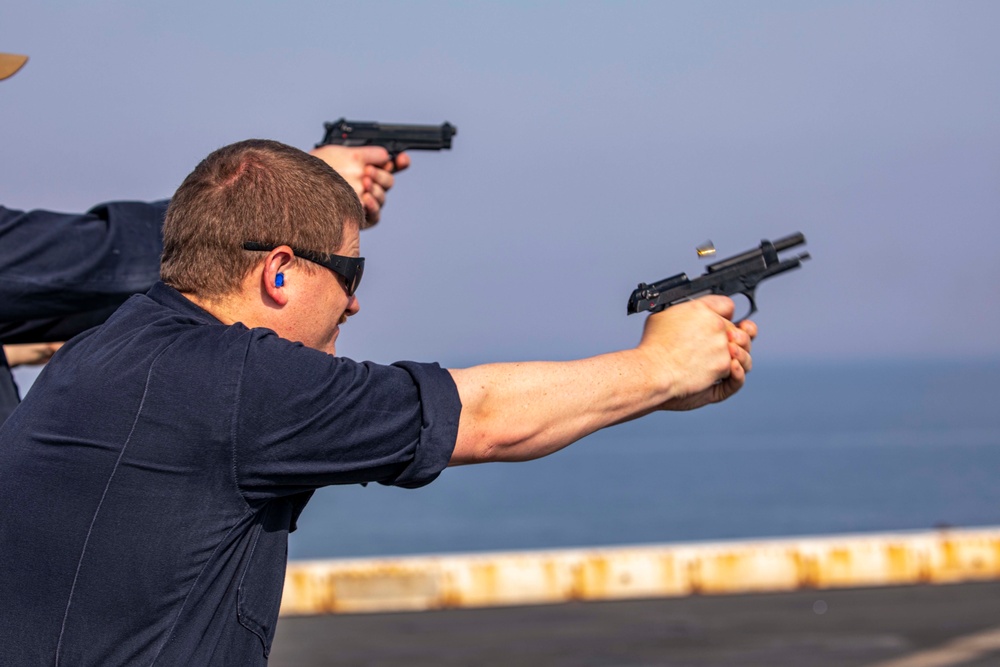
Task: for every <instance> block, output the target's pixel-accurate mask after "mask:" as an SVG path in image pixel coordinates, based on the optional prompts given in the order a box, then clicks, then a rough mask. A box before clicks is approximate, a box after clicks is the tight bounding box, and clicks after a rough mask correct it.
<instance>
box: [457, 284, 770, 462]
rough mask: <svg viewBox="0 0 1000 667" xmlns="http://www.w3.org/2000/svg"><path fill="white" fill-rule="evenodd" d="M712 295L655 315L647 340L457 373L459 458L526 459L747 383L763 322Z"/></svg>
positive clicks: (722, 395) (648, 323)
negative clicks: (564, 358)
mask: <svg viewBox="0 0 1000 667" xmlns="http://www.w3.org/2000/svg"><path fill="white" fill-rule="evenodd" d="M732 312H733V302H732V300H731V299H728V298H725V297H718V296H709V297H704V298H702V299H697V300H695V301H690V302H687V303H684V304H681V305H678V306H675V307H672V308H669V309H667V310H665V311H663V312H661V313H656V314H654V315H650V316H649V317H648V318H646V323H645V328H644V332H643V337H642V340H641V341H640V343H639V345H638V347H636V348H635V349H631V350H624V351H622V352H614V353H611V354H604V355H601V356H597V357H591V358H589V359H581V360H579V361H569V362H530V363H512V364H490V365H486V366H476V367H474V368H468V369H463V370H453V371H451V373H452V377H453V378H454V380H455V385H456V386H457V387H458V393H459V398H460V399H461V401H462V414H461V417H460V418H459V426H458V441H457V443H456V447H455V453H454V455H453V457H452V461H451V462H452V464H453V465H454V464H464V463H480V462H486V461H524V460H529V459H535V458H539V457H542V456H546V455H548V454H551V453H553V452H555V451H558V450H560V449H562V448H563V447H565V446H566V445H569V444H571V443H573V442H575V441H576V440H579V439H580V438H582V437H584V436H586V435H588V434H590V433H593V432H594V431H596V430H598V429H601V428H604V427H605V426H610V425H612V424H617V423H620V422H623V421H628V420H629V419H635V418H636V417H640V416H642V415H644V414H647V413H649V412H652V411H653V410H660V409H665V410H691V409H694V408H698V407H701V406H703V405H708V404H710V403H717V402H719V401H722V400H725V399H727V398H728V397H730V396H732V395H733V394H734V393H736V392H737V391H739V389H740V387H742V386H743V382H744V380H745V377H746V373H747V372H748V371H749V370H750V367H751V365H752V360H751V357H750V345H751V341H752V340H753V337H754V336H756V333H757V327H756V325H755V324H753V322H750V321H749V320H747V321H744V322H743V323H741V324H740V325H739V326H736V325H734V324H733V323H732V321H731V320H730V318H731V317H732Z"/></svg>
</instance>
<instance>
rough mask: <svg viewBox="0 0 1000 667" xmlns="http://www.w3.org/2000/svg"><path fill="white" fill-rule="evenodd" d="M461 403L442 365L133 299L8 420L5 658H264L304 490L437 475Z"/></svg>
mask: <svg viewBox="0 0 1000 667" xmlns="http://www.w3.org/2000/svg"><path fill="white" fill-rule="evenodd" d="M460 411H461V403H460V402H459V398H458V392H457V390H456V388H455V385H454V382H453V381H452V379H451V375H450V374H449V373H448V372H447V371H446V370H444V369H441V368H440V367H439V366H438V365H436V364H417V363H412V362H401V363H398V364H394V365H392V366H383V365H378V364H373V363H358V362H354V361H351V360H349V359H345V358H342V357H334V356H331V355H328V354H325V353H323V352H319V351H316V350H312V349H309V348H306V347H304V346H302V345H301V344H298V343H291V342H289V341H287V340H284V339H282V338H279V337H278V336H277V335H276V334H274V333H273V332H272V331H270V330H267V329H247V328H246V327H244V326H242V325H240V324H236V325H233V326H226V325H223V324H221V323H220V322H218V321H217V320H216V319H215V318H213V317H212V316H211V315H210V314H208V313H207V312H205V311H204V310H202V309H200V308H198V307H197V306H196V305H194V304H193V303H192V302H190V301H189V300H187V299H186V298H184V297H183V296H182V295H181V294H180V293H178V292H176V291H175V290H173V289H171V288H169V287H167V286H165V285H163V284H157V285H155V286H154V287H153V288H152V289H151V290H150V291H149V292H148V294H146V295H140V296H134V297H132V298H131V299H129V300H128V301H127V302H126V303H125V305H123V306H122V307H121V308H120V309H119V310H118V312H116V313H115V314H114V315H113V316H112V317H111V318H110V319H109V320H108V321H107V322H106V323H105V324H104V325H103V326H101V327H99V328H98V329H94V330H92V331H90V332H88V333H85V334H83V335H81V336H79V337H77V338H75V339H74V340H73V341H71V342H70V343H69V344H67V345H66V346H65V347H64V348H63V349H62V350H60V351H59V352H58V353H57V355H56V357H55V358H54V359H53V360H52V362H51V363H50V364H49V366H48V367H47V368H46V369H45V371H43V373H42V374H41V376H40V377H39V378H38V380H37V382H36V384H35V385H34V387H33V388H32V390H31V392H30V393H29V394H28V396H27V398H26V400H25V402H24V403H23V404H22V405H21V406H20V408H19V409H18V410H16V411H15V412H14V414H13V415H12V416H11V418H10V419H8V420H7V422H6V423H5V424H4V425H3V426H2V427H0V507H2V508H3V511H2V512H0V554H2V558H0V560H2V568H0V664H2V665H19V666H27V665H52V664H59V665H72V666H74V667H76V666H83V665H101V666H109V665H151V664H157V665H239V666H240V667H246V666H252V665H266V663H267V657H266V656H267V653H268V651H269V648H270V643H271V639H272V638H273V636H274V629H275V622H276V620H277V614H278V606H279V602H280V599H281V591H282V586H283V581H284V571H285V561H286V553H287V537H288V533H289V531H291V530H294V525H295V520H296V518H297V516H298V514H299V512H300V511H301V510H302V508H303V506H304V505H305V503H306V502H307V501H308V499H309V497H310V495H311V493H312V491H313V490H314V489H316V488H317V487H320V486H325V485H329V484H353V483H358V482H372V481H375V482H380V483H383V484H392V485H397V486H404V487H418V486H421V485H424V484H427V483H429V482H430V481H432V480H433V479H435V478H436V477H437V476H438V474H440V472H441V471H442V470H443V469H444V467H445V466H446V465H447V464H448V461H449V459H450V457H451V453H452V450H453V448H454V445H455V439H456V435H457V432H458V418H459V414H460Z"/></svg>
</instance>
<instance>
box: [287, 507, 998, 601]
mask: <svg viewBox="0 0 1000 667" xmlns="http://www.w3.org/2000/svg"><path fill="white" fill-rule="evenodd" d="M997 578H1000V527H996V528H983V529H975V530H974V529H968V530H947V531H937V532H919V533H890V534H884V535H843V536H827V537H814V538H798V539H780V540H767V541H763V540H762V541H754V542H717V543H707V544H677V545H670V544H665V545H654V546H641V547H616V548H604V549H575V550H574V549H568V550H558V551H538V552H517V553H513V552H512V553H493V554H469V555H461V554H456V555H440V556H413V557H404V558H392V559H371V560H330V561H312V562H294V561H293V562H291V563H289V566H288V572H287V575H286V579H285V592H284V597H283V598H282V603H281V613H282V614H285V615H306V614H326V613H360V612H379V611H404V610H421V609H440V608H446V607H453V608H461V607H486V606H500V605H520V604H547V603H556V602H566V601H570V600H611V599H626V598H641V597H671V596H681V595H691V594H720V593H746V592H763V591H781V590H792V589H796V588H816V589H820V588H835V587H858V586H884V585H898V584H917V583H950V582H959V581H971V580H982V579H997Z"/></svg>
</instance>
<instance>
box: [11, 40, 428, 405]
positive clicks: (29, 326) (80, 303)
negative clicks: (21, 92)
mask: <svg viewBox="0 0 1000 667" xmlns="http://www.w3.org/2000/svg"><path fill="white" fill-rule="evenodd" d="M27 60H28V58H27V56H21V55H14V54H7V53H0V80H2V79H6V78H8V77H10V76H13V75H14V74H15V73H16V72H17V71H18V70H20V69H21V67H23V66H24V64H25V63H26V62H27ZM312 153H313V154H314V155H316V156H317V157H319V158H320V159H322V160H324V161H326V162H327V163H329V164H330V166H332V167H333V168H334V169H336V170H337V171H338V172H339V173H340V174H341V175H342V176H344V178H346V179H347V181H348V182H349V183H350V184H351V185H352V186H353V187H354V189H355V190H356V191H357V193H358V194H359V195H360V196H361V199H362V202H363V203H364V206H365V214H366V215H365V226H366V227H370V226H372V225H374V224H375V223H377V222H378V220H379V216H380V212H381V207H382V205H383V204H384V203H385V196H386V192H387V191H388V190H389V189H390V188H391V187H392V185H393V172H394V171H400V170H402V169H405V168H406V167H407V166H408V165H409V157H408V156H407V155H406V154H401V155H399V156H397V158H396V161H395V162H393V161H392V160H391V159H390V158H389V154H388V152H387V151H386V150H385V149H383V148H380V147H377V146H368V147H360V148H344V147H342V146H323V147H322V148H318V149H314V150H313V151H312ZM166 208H167V202H166V201H160V202H153V203H145V202H110V203H106V204H101V205H100V206H97V207H95V208H93V209H91V210H90V211H88V212H87V213H83V214H65V213H53V212H50V211H38V210H36V211H27V212H25V211H17V210H11V209H7V208H4V207H3V206H0V343H3V344H10V343H42V342H59V341H64V340H67V339H69V338H71V337H72V336H75V335H76V334H78V333H80V332H81V331H84V330H86V329H89V328H90V327H93V326H96V325H97V324H100V323H101V322H103V321H104V320H105V319H107V317H108V316H109V315H110V314H111V313H112V312H114V310H115V308H117V307H118V306H119V305H120V304H121V303H122V302H124V301H125V299H127V298H128V297H129V296H131V295H132V294H135V293H137V292H145V291H146V290H147V289H149V288H150V286H152V284H153V283H154V282H156V280H157V278H158V276H159V263H160V252H161V250H162V242H161V239H160V227H161V225H162V224H163V216H164V214H165V212H166ZM18 401H19V396H18V391H17V387H16V386H15V384H14V381H13V378H12V376H11V373H10V369H9V367H8V361H7V359H6V357H5V355H4V354H3V352H2V350H0V423H3V420H4V419H6V418H7V416H8V415H9V414H10V412H11V411H12V410H13V409H14V407H16V405H17V403H18Z"/></svg>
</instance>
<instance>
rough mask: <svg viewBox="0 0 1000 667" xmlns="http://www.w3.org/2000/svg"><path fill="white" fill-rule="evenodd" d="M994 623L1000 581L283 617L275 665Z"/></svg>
mask: <svg viewBox="0 0 1000 667" xmlns="http://www.w3.org/2000/svg"><path fill="white" fill-rule="evenodd" d="M818 612H822V613H818ZM994 628H996V629H998V632H1000V582H989V583H978V584H959V585H948V586H907V587H892V588H864V589H850V590H825V591H805V592H795V593H776V594H761V595H740V596H703V597H686V598H671V599H658V600H641V601H624V602H580V603H571V604H563V605H552V606H538V607H515V608H491V609H474V610H447V611H433V612H414V613H392V614H370V615H360V614H359V615H335V616H317V617H303V618H284V619H282V620H281V622H280V623H279V626H278V632H277V637H276V638H275V642H274V648H273V650H272V652H271V661H270V665H271V667H314V666H318V665H394V666H399V665H418V666H419V665H435V666H452V665H484V666H492V665H539V666H543V667H550V666H551V667H556V666H558V667H563V666H565V667H570V666H572V667H612V666H614V667H622V666H640V665H643V666H645V665H657V666H659V665H669V666H675V665H676V666H681V665H685V666H686V665H691V666H697V667H707V666H712V667H715V666H722V665H736V666H752V667H758V666H760V667H784V666H795V667H800V666H803V667H826V666H831V667H832V666H836V667H850V666H854V665H858V666H861V665H870V664H873V663H876V662H878V661H881V660H887V659H890V658H898V657H902V656H907V655H913V654H917V653H920V652H922V651H926V650H928V649H933V648H936V647H940V646H942V645H946V644H947V643H948V642H950V641H952V640H955V639H958V638H961V637H963V636H967V635H970V634H973V633H977V632H982V631H984V630H990V629H994ZM935 664H938V663H935ZM941 664H947V665H952V664H954V665H959V664H960V665H963V666H965V667H986V666H987V665H989V666H991V667H998V666H1000V644H998V645H997V646H996V647H994V648H992V649H991V648H989V647H987V648H986V649H984V650H980V651H979V652H978V655H977V656H975V657H973V658H972V660H966V661H964V662H963V661H958V662H954V661H952V662H947V663H941Z"/></svg>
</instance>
